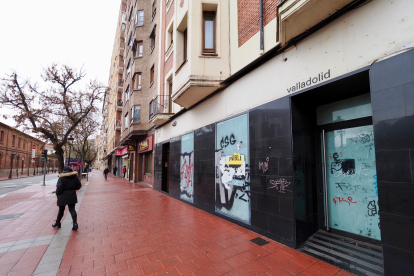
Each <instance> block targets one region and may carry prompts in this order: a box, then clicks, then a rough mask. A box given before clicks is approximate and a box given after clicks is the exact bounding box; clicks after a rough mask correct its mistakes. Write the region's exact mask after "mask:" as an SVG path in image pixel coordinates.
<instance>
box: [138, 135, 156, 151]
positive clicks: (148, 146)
mask: <svg viewBox="0 0 414 276" xmlns="http://www.w3.org/2000/svg"><path fill="white" fill-rule="evenodd" d="M152 136H153V135H151V136H149V137H147V138H146V139H145V140H144V141H142V142H141V143H139V144H138V151H139V152H145V151H151V150H152V144H153V143H152V139H153V137H152Z"/></svg>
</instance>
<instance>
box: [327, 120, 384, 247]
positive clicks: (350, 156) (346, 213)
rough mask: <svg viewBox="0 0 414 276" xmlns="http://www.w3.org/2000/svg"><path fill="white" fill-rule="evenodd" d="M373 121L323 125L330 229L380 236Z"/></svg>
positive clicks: (374, 236)
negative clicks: (345, 124) (346, 125)
mask: <svg viewBox="0 0 414 276" xmlns="http://www.w3.org/2000/svg"><path fill="white" fill-rule="evenodd" d="M358 121H359V122H358ZM361 121H362V122H361ZM364 121H365V122H364ZM369 123H370V122H369V120H366V119H365V120H357V122H352V123H351V122H349V123H348V126H349V127H346V128H345V126H341V124H339V125H337V126H335V124H334V125H331V126H329V127H326V128H324V129H322V132H321V134H322V135H321V136H322V137H321V139H322V152H321V155H322V160H323V161H322V162H323V180H324V181H323V182H324V183H323V185H324V197H325V204H324V207H325V208H324V212H325V225H326V229H327V230H328V231H329V230H330V229H333V230H339V231H341V232H344V233H350V234H352V235H358V236H361V237H365V238H369V239H374V240H380V239H381V236H380V235H381V233H380V222H379V215H378V213H379V210H378V190H377V183H376V182H377V180H376V177H377V172H376V160H375V145H374V129H373V126H372V124H369ZM361 124H362V125H361ZM342 125H343V124H342ZM350 125H359V126H354V127H350ZM342 127H343V128H342Z"/></svg>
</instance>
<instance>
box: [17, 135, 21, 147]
mask: <svg viewBox="0 0 414 276" xmlns="http://www.w3.org/2000/svg"><path fill="white" fill-rule="evenodd" d="M20 141H21V138H20V137H19V138H17V147H18V148H20Z"/></svg>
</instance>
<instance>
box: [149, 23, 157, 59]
mask: <svg viewBox="0 0 414 276" xmlns="http://www.w3.org/2000/svg"><path fill="white" fill-rule="evenodd" d="M155 27H156V26H154V28H153V29H152V31H151V35H150V49H151V51H150V52H151V53H152V51H154V49H155Z"/></svg>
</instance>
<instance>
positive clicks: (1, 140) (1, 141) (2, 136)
mask: <svg viewBox="0 0 414 276" xmlns="http://www.w3.org/2000/svg"><path fill="white" fill-rule="evenodd" d="M3 141H4V130H2V131H0V143H3Z"/></svg>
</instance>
